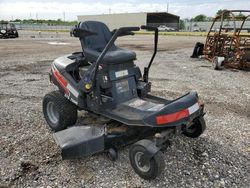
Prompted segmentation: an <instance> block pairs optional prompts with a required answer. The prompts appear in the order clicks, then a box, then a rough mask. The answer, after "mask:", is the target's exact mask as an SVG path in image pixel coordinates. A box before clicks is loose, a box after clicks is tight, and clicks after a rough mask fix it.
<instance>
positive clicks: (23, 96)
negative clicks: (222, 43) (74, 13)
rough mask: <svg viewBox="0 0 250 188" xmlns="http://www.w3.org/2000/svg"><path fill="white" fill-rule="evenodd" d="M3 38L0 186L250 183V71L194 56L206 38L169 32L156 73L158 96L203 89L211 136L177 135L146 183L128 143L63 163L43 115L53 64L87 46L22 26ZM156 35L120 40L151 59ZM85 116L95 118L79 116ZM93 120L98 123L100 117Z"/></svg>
mask: <svg viewBox="0 0 250 188" xmlns="http://www.w3.org/2000/svg"><path fill="white" fill-rule="evenodd" d="M20 36H21V37H20V38H18V39H4V40H0V79H1V82H0V128H1V131H0V136H1V140H0V151H1V152H0V187H4V186H5V187H241V188H242V187H250V168H249V166H250V82H249V80H250V72H244V71H236V70H223V71H215V70H213V69H212V67H211V63H210V62H208V61H206V60H198V59H190V58H189V56H190V55H191V53H192V49H193V46H194V44H195V42H197V41H201V42H202V41H204V38H202V37H180V36H178V37H177V36H176V37H175V36H161V37H160V40H159V53H158V55H157V57H156V59H155V63H154V65H153V67H152V69H151V72H150V80H151V81H152V85H153V87H152V93H153V94H155V95H158V96H161V97H166V98H168V99H174V98H177V97H179V96H181V95H183V94H185V93H187V92H189V91H190V90H196V91H197V92H198V93H199V95H200V97H201V98H202V100H203V101H204V102H205V104H206V106H205V108H206V112H207V113H206V115H205V119H206V123H207V129H206V131H205V133H204V134H203V135H202V136H201V137H200V138H198V139H190V138H187V137H184V136H181V135H180V136H176V137H175V138H174V139H173V140H172V145H171V147H169V148H168V149H167V150H165V151H164V156H165V163H166V167H165V170H164V172H163V174H162V175H161V176H160V177H158V178H157V179H155V180H153V181H145V180H143V179H141V178H139V176H138V175H137V174H135V173H134V171H133V169H132V167H131V166H130V164H129V159H128V148H129V147H125V148H123V149H121V150H120V151H119V158H118V160H117V161H115V162H112V161H110V160H109V159H108V158H107V156H106V155H105V154H97V155H94V156H91V157H87V158H83V159H81V160H72V161H67V160H66V161H63V160H62V158H61V156H60V149H59V148H58V146H57V145H56V143H55V141H54V140H53V136H52V132H50V130H49V129H48V127H47V124H46V122H45V120H44V118H43V114H42V98H43V96H44V95H45V94H46V93H48V92H50V91H52V90H55V89H56V88H55V87H54V86H52V85H51V84H50V83H49V80H48V72H49V70H50V64H51V62H52V61H53V59H55V58H56V57H58V56H61V55H64V54H69V53H72V52H75V51H81V48H80V43H79V40H78V39H75V38H70V37H69V35H68V33H44V32H41V33H40V34H39V32H27V31H21V32H20ZM152 43H153V37H152V36H149V35H148V36H147V35H139V36H134V37H124V38H121V39H119V41H118V44H119V45H120V46H122V47H127V48H131V49H133V50H135V51H136V53H137V59H138V60H137V64H138V65H139V66H140V67H143V65H145V63H147V62H148V61H149V58H150V56H151V51H152ZM79 119H81V120H83V121H87V122H88V121H89V122H88V123H90V124H91V121H92V119H91V118H90V117H88V115H86V114H85V113H79ZM93 121H96V120H94V119H93Z"/></svg>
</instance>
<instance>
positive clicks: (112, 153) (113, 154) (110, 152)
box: [107, 148, 118, 161]
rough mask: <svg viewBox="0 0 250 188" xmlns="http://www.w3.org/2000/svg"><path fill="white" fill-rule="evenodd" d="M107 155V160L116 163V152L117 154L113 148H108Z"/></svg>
mask: <svg viewBox="0 0 250 188" xmlns="http://www.w3.org/2000/svg"><path fill="white" fill-rule="evenodd" d="M107 155H108V158H109V159H110V160H111V161H116V159H118V152H117V150H116V149H114V148H110V149H109V150H108V153H107Z"/></svg>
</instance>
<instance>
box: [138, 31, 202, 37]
mask: <svg viewBox="0 0 250 188" xmlns="http://www.w3.org/2000/svg"><path fill="white" fill-rule="evenodd" d="M135 33H136V34H138V35H153V34H154V32H151V31H137V32H135ZM159 35H163V36H164V35H166V36H201V37H204V36H207V32H182V31H180V32H176V31H174V32H159Z"/></svg>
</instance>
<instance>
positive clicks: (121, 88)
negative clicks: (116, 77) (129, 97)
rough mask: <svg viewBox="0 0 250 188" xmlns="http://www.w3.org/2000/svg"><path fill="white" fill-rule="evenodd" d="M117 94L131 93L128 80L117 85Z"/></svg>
mask: <svg viewBox="0 0 250 188" xmlns="http://www.w3.org/2000/svg"><path fill="white" fill-rule="evenodd" d="M115 86H116V90H117V93H124V92H127V91H129V85H128V80H122V81H120V82H117V83H115Z"/></svg>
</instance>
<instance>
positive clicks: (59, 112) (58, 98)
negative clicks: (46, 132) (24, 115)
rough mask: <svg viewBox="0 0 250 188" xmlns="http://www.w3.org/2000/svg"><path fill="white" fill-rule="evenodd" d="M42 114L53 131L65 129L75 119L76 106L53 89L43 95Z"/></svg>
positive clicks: (72, 123) (74, 121) (73, 122)
mask: <svg viewBox="0 0 250 188" xmlns="http://www.w3.org/2000/svg"><path fill="white" fill-rule="evenodd" d="M43 114H44V117H45V120H46V121H47V123H48V125H49V127H50V128H51V129H52V130H53V131H60V130H63V129H66V128H67V127H68V126H70V125H74V124H75V123H76V121H77V107H76V106H75V105H74V104H73V103H71V102H70V101H69V100H68V99H66V98H65V97H64V96H63V95H62V94H61V93H60V92H59V91H53V92H51V93H49V94H47V95H45V97H44V99H43Z"/></svg>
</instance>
